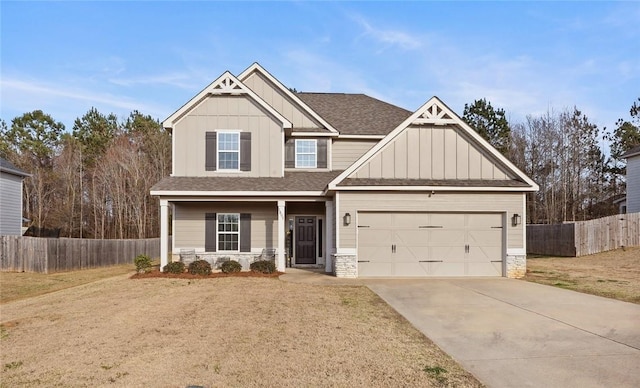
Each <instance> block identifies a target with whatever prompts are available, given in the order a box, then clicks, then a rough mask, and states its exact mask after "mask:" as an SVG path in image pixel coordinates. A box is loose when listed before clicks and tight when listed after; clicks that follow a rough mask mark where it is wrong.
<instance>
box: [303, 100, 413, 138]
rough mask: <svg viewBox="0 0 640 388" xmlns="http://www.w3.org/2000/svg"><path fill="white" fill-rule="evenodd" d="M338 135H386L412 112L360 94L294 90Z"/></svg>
mask: <svg viewBox="0 0 640 388" xmlns="http://www.w3.org/2000/svg"><path fill="white" fill-rule="evenodd" d="M297 96H298V97H299V98H300V99H301V100H302V101H303V102H304V103H305V104H307V105H308V106H309V107H310V108H311V109H313V110H314V111H315V112H316V113H318V114H319V115H320V116H322V117H323V118H324V119H325V120H327V122H328V123H329V124H331V125H332V126H333V127H334V128H336V129H337V130H338V131H339V132H340V134H342V135H386V134H388V133H389V132H391V131H393V130H394V129H395V128H396V127H397V126H398V125H400V123H402V122H403V121H404V120H406V119H407V118H408V117H409V116H410V115H411V113H412V112H409V111H408V110H406V109H403V108H400V107H397V106H395V105H391V104H389V103H387V102H384V101H380V100H377V99H375V98H373V97H369V96H367V95H364V94H346V93H297Z"/></svg>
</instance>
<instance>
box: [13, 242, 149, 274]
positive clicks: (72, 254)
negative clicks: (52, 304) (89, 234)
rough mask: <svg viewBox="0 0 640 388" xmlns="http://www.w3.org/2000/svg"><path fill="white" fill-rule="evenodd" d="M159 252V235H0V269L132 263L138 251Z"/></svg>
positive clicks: (43, 269) (61, 268)
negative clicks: (130, 237) (106, 237)
mask: <svg viewBox="0 0 640 388" xmlns="http://www.w3.org/2000/svg"><path fill="white" fill-rule="evenodd" d="M141 254H144V255H148V256H150V257H151V258H156V257H159V256H160V239H159V238H148V239H140V240H94V239H78V238H40V237H24V236H0V270H1V271H13V272H41V273H50V272H62V271H72V270H77V269H87V268H97V267H106V266H109V265H115V264H127V263H133V259H134V258H135V257H136V256H138V255H141Z"/></svg>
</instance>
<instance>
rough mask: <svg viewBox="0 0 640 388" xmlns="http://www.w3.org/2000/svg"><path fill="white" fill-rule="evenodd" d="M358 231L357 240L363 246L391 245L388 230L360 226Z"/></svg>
mask: <svg viewBox="0 0 640 388" xmlns="http://www.w3.org/2000/svg"><path fill="white" fill-rule="evenodd" d="M359 233H360V236H359V240H360V242H361V243H363V244H364V245H365V246H376V247H382V246H389V247H391V236H392V234H391V231H390V230H383V229H369V228H366V229H365V228H362V229H360V230H359Z"/></svg>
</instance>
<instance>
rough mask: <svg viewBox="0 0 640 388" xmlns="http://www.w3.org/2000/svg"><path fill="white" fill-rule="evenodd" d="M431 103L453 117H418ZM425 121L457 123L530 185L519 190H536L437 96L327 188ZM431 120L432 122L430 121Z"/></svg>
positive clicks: (532, 182)
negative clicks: (428, 118) (401, 134)
mask: <svg viewBox="0 0 640 388" xmlns="http://www.w3.org/2000/svg"><path fill="white" fill-rule="evenodd" d="M433 105H437V106H438V107H439V108H440V109H442V110H443V111H445V113H447V114H448V115H449V116H450V117H452V118H453V119H444V118H441V119H432V120H425V119H419V118H420V116H421V115H423V114H424V113H425V112H427V111H428V110H429V109H430V108H431V107H433ZM426 121H429V124H431V125H439V124H441V125H458V126H459V127H460V128H461V129H462V130H463V131H465V132H467V133H468V134H469V136H471V137H472V138H473V139H475V140H477V141H478V143H480V145H481V146H483V148H485V149H486V150H487V151H488V152H489V153H491V154H492V155H493V156H494V157H496V158H497V159H498V160H500V161H501V162H502V163H503V164H504V165H505V166H506V167H507V168H508V169H510V170H512V172H513V173H514V174H515V175H517V176H518V177H519V178H521V179H522V180H523V181H524V182H526V183H527V184H528V185H530V186H531V187H530V188H527V190H523V189H520V191H538V189H539V187H538V185H537V184H536V183H535V182H534V181H532V180H531V179H530V178H529V177H528V176H527V175H526V174H525V173H523V172H522V171H520V169H518V168H517V167H516V166H515V165H514V164H513V163H511V162H510V161H509V160H508V159H507V158H505V157H504V156H503V155H502V154H501V153H500V152H498V150H496V149H495V148H493V147H492V146H491V145H490V144H489V142H487V141H486V140H484V139H483V138H482V136H480V135H479V134H478V133H477V132H476V131H474V130H473V129H472V128H471V127H470V126H468V125H467V124H466V123H465V122H464V121H463V120H462V119H461V118H460V117H459V116H458V115H457V114H456V113H455V112H453V111H452V110H451V109H449V107H448V106H447V105H446V104H445V103H443V102H442V101H441V100H440V99H439V98H438V97H436V96H433V97H431V98H430V99H429V100H428V101H427V102H425V103H424V104H423V105H422V106H421V107H420V108H418V110H416V111H415V112H413V114H412V115H411V116H409V117H408V118H407V119H406V120H405V121H403V122H402V123H401V124H400V125H398V126H397V127H396V128H395V129H394V130H393V131H391V132H390V133H389V134H388V135H387V136H385V138H384V139H382V140H381V141H380V142H379V143H378V144H376V145H375V146H373V147H372V148H371V149H370V150H369V151H367V152H366V153H365V154H364V155H362V156H361V157H360V159H358V160H356V161H355V162H354V163H353V164H352V165H351V166H349V167H348V168H347V169H346V170H344V172H343V173H342V174H340V175H338V176H337V177H336V178H335V179H334V180H333V181H331V182H330V183H329V189H337V184H338V183H340V182H341V181H342V180H344V179H345V178H346V177H348V176H349V175H351V174H352V173H353V172H355V171H356V170H357V169H358V168H360V167H361V166H362V165H363V164H364V163H366V162H367V161H368V160H369V159H370V158H371V157H373V156H374V155H375V154H377V153H378V151H380V150H381V149H382V148H384V147H385V146H386V145H387V144H389V143H390V142H391V141H393V139H395V138H396V137H397V136H398V135H399V134H400V133H402V132H403V131H404V130H405V129H407V127H409V126H410V125H412V124H417V125H420V122H423V123H424V124H427V123H426ZM431 121H433V122H431Z"/></svg>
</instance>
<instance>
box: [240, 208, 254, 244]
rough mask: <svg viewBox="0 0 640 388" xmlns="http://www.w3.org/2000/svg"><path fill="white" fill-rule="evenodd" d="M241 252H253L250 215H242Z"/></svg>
mask: <svg viewBox="0 0 640 388" xmlns="http://www.w3.org/2000/svg"><path fill="white" fill-rule="evenodd" d="M240 252H251V214H250V213H240Z"/></svg>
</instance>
